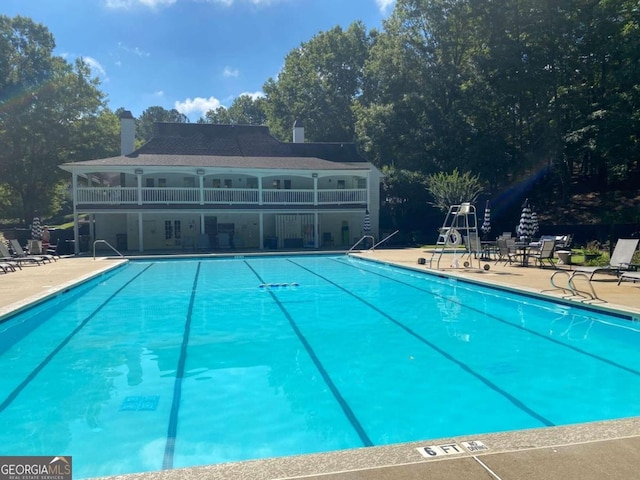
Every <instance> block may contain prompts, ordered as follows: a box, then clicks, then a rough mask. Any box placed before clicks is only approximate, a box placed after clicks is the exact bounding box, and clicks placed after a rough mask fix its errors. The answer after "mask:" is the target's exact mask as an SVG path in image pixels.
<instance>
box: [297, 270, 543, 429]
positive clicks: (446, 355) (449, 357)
mask: <svg viewBox="0 0 640 480" xmlns="http://www.w3.org/2000/svg"><path fill="white" fill-rule="evenodd" d="M288 261H289V262H291V263H293V264H294V265H296V266H298V267H300V268H302V269H303V270H306V271H307V272H309V273H311V274H313V275H315V276H317V277H318V278H321V279H322V280H324V281H325V282H327V283H329V284H331V285H333V286H335V287H336V288H338V289H340V290H342V291H343V292H345V293H346V294H348V295H349V296H351V297H353V298H355V299H356V300H358V301H359V302H362V303H363V304H365V305H366V306H367V307H369V308H370V309H372V310H374V311H375V312H377V313H379V314H380V315H382V316H383V317H384V318H386V319H387V320H389V321H390V322H392V323H393V324H395V325H397V326H398V327H400V328H401V329H402V330H404V331H405V332H407V333H408V334H409V335H411V336H412V337H414V338H416V339H418V340H419V341H420V342H422V343H424V344H425V345H426V346H428V347H429V348H431V349H432V350H434V351H436V352H438V353H439V354H440V355H442V356H443V357H444V358H446V359H447V360H449V361H450V362H452V363H455V364H456V365H458V366H459V367H460V368H461V369H463V370H464V371H465V372H467V373H468V374H469V375H472V376H474V377H475V378H477V379H478V380H480V381H481V382H482V383H484V384H485V385H486V386H487V387H489V388H491V389H492V390H493V391H495V392H496V393H498V394H500V395H502V396H503V397H504V398H506V399H507V400H509V401H510V402H511V403H512V404H513V405H514V406H515V407H517V408H518V409H520V410H522V411H523V412H525V413H526V414H528V415H529V416H531V417H533V418H535V419H536V420H538V421H539V422H540V423H542V424H543V425H545V426H547V427H553V426H555V424H554V423H553V422H552V421H551V420H549V419H548V418H545V417H543V416H542V415H540V414H539V413H538V412H536V411H534V410H532V409H530V408H529V407H528V406H527V405H525V404H524V403H523V402H522V401H521V400H519V399H518V398H517V397H515V396H513V395H511V394H510V393H509V392H507V391H506V390H503V389H502V388H500V387H499V386H498V385H496V384H495V383H493V382H492V381H491V380H489V379H488V378H486V377H484V376H483V375H481V374H480V373H478V372H476V371H475V370H473V369H472V368H471V367H470V366H469V365H467V364H466V363H464V362H462V361H460V360H458V359H457V358H455V357H454V356H453V355H451V354H449V353H448V352H446V351H445V350H443V349H441V348H440V347H438V346H437V345H436V344H434V343H432V342H430V341H429V340H427V339H426V338H424V337H423V336H422V335H420V334H419V333H417V332H415V331H414V330H412V329H411V328H409V327H408V326H406V325H405V324H404V323H402V322H401V321H399V320H396V319H395V318H393V317H392V316H391V315H389V314H388V313H386V312H384V311H383V310H381V309H380V308H378V307H376V306H375V305H374V304H372V303H370V302H368V301H367V300H365V299H364V298H362V297H360V296H358V295H356V294H355V293H353V292H351V291H349V290H348V289H346V288H344V287H342V286H341V285H339V284H337V283H336V282H334V281H332V280H329V279H328V278H326V277H324V276H323V275H320V274H319V273H317V272H314V271H313V270H310V269H308V268H307V267H305V266H304V265H300V264H299V263H296V262H294V261H293V260H291V259H288Z"/></svg>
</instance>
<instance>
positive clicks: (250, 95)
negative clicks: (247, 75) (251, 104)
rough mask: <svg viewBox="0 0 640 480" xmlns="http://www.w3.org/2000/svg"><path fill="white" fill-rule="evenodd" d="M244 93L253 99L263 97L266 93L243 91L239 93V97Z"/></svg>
mask: <svg viewBox="0 0 640 480" xmlns="http://www.w3.org/2000/svg"><path fill="white" fill-rule="evenodd" d="M243 95H246V96H247V97H251V100H255V99H257V98H262V97H264V93H262V92H253V93H252V92H242V93H241V94H240V95H238V96H239V97H242V96H243Z"/></svg>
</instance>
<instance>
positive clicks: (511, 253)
mask: <svg viewBox="0 0 640 480" xmlns="http://www.w3.org/2000/svg"><path fill="white" fill-rule="evenodd" d="M496 242H497V245H498V250H497V255H498V259H497V260H496V263H495V265H497V264H498V263H500V262H504V263H505V265H506V264H507V263H512V262H513V261H514V260H516V261H519V260H518V257H520V255H519V254H518V253H517V252H516V249H515V242H514V241H513V240H509V241H508V240H507V239H504V238H498V240H497V241H496Z"/></svg>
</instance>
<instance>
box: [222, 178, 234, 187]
mask: <svg viewBox="0 0 640 480" xmlns="http://www.w3.org/2000/svg"><path fill="white" fill-rule="evenodd" d="M231 185H232V184H231V179H230V178H225V179H224V188H231Z"/></svg>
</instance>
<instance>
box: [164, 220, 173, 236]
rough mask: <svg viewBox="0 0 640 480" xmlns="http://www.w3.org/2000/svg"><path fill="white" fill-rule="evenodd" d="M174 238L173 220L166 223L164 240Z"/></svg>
mask: <svg viewBox="0 0 640 480" xmlns="http://www.w3.org/2000/svg"><path fill="white" fill-rule="evenodd" d="M172 238H173V225H172V223H171V220H165V221H164V239H165V240H171V239H172Z"/></svg>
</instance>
